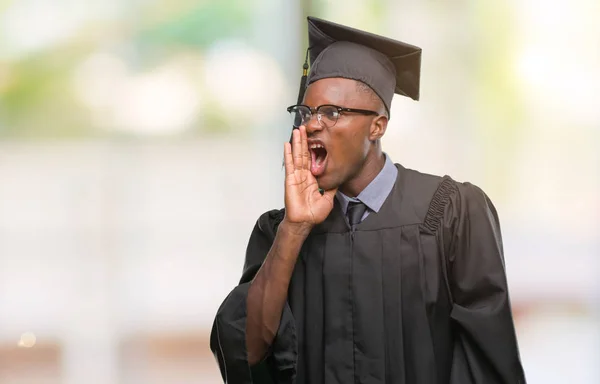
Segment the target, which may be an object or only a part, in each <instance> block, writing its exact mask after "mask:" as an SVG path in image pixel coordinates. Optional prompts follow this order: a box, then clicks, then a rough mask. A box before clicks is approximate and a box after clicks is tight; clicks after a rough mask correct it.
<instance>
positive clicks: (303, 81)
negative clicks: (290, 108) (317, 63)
mask: <svg viewBox="0 0 600 384" xmlns="http://www.w3.org/2000/svg"><path fill="white" fill-rule="evenodd" d="M309 49H310V48H309ZM309 49H307V50H306V58H305V59H304V65H303V66H302V78H301V79H300V90H299V91H298V102H297V103H296V104H300V103H302V99H304V92H305V91H306V79H307V77H308V51H309Z"/></svg>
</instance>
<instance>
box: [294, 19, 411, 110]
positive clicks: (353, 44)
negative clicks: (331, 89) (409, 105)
mask: <svg viewBox="0 0 600 384" xmlns="http://www.w3.org/2000/svg"><path fill="white" fill-rule="evenodd" d="M308 43H309V48H308V52H307V60H306V61H307V62H305V63H304V73H303V76H302V81H301V84H300V92H299V95H298V103H301V102H302V99H303V98H304V91H305V89H306V86H308V85H310V84H311V83H313V82H315V81H317V80H320V79H325V78H330V77H343V78H348V79H354V80H358V81H361V82H363V83H365V84H367V85H368V86H370V87H371V88H372V89H373V91H375V93H376V94H377V95H378V96H379V97H380V98H381V100H383V103H384V104H385V106H386V108H387V110H388V113H389V110H390V106H391V102H392V97H393V95H394V93H397V94H399V95H403V96H407V97H410V98H411V99H413V100H418V99H419V80H420V73H421V48H419V47H415V46H413V45H410V44H406V43H403V42H401V41H397V40H392V39H389V38H387V37H383V36H378V35H375V34H372V33H368V32H364V31H360V30H358V29H354V28H350V27H347V26H344V25H340V24H336V23H332V22H330V21H326V20H322V19H318V18H316V17H311V16H309V17H308ZM309 56H310V73H307V70H308V58H309Z"/></svg>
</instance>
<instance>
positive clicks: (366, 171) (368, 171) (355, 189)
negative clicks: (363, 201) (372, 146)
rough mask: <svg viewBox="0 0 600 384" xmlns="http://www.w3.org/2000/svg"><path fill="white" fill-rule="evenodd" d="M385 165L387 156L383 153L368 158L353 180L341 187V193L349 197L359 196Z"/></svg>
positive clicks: (379, 152)
mask: <svg viewBox="0 0 600 384" xmlns="http://www.w3.org/2000/svg"><path fill="white" fill-rule="evenodd" d="M384 165H385V155H384V154H383V152H381V151H377V153H375V154H373V155H372V156H367V159H366V160H365V163H364V164H363V166H362V167H361V169H360V171H359V172H358V174H357V175H356V176H354V177H353V178H352V179H350V180H348V181H347V182H345V183H344V184H342V185H340V192H342V193H343V194H344V195H346V196H349V197H356V196H358V195H359V194H360V193H361V192H362V191H363V190H364V189H365V188H366V187H367V185H369V184H370V183H371V181H373V179H375V177H377V175H378V174H379V172H381V170H382V169H383V166H384Z"/></svg>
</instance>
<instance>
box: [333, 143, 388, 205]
mask: <svg viewBox="0 0 600 384" xmlns="http://www.w3.org/2000/svg"><path fill="white" fill-rule="evenodd" d="M384 155H385V164H384V165H383V168H382V169H381V171H380V172H379V174H378V175H377V176H376V177H375V178H374V179H373V181H371V182H370V183H369V185H367V187H366V188H365V189H363V190H362V192H361V193H360V194H359V195H358V196H356V197H348V196H346V195H344V194H343V193H342V192H340V191H337V193H336V197H337V199H338V201H339V202H340V205H341V208H342V212H344V215H345V214H346V210H347V209H348V203H350V202H351V201H354V202H358V201H360V202H362V203H364V204H365V205H366V206H367V208H369V209H370V210H371V211H373V212H379V209H381V206H382V205H383V203H384V202H385V199H387V197H388V195H389V194H390V192H391V191H392V188H393V187H394V184H395V183H396V177H397V176H398V169H397V168H396V166H395V165H394V163H393V162H392V160H391V159H390V157H389V156H388V155H387V154H386V153H384Z"/></svg>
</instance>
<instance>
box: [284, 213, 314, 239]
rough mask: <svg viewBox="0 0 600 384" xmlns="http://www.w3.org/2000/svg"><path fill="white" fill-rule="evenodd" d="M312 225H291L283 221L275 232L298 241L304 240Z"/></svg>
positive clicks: (285, 220)
mask: <svg viewBox="0 0 600 384" xmlns="http://www.w3.org/2000/svg"><path fill="white" fill-rule="evenodd" d="M312 228H313V225H312V224H309V223H291V222H289V221H288V220H287V219H285V218H284V219H283V221H282V222H281V224H279V229H278V230H277V232H279V231H281V232H282V233H284V234H286V235H289V236H291V237H294V238H298V239H302V240H304V239H306V238H307V237H308V235H309V234H310V231H311V230H312Z"/></svg>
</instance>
